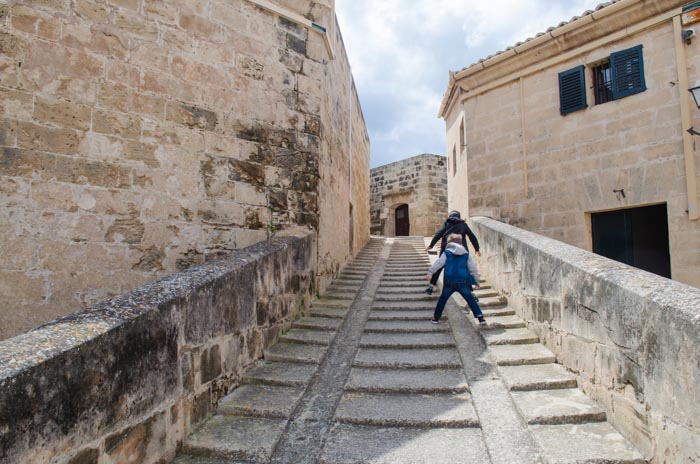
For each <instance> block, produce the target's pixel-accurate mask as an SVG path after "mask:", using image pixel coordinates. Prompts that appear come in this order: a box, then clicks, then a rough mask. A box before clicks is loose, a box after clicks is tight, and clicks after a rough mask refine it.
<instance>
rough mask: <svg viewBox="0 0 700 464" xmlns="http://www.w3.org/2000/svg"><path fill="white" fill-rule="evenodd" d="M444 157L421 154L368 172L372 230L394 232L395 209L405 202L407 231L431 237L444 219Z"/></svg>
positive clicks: (445, 204) (381, 232)
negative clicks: (407, 216) (406, 206)
mask: <svg viewBox="0 0 700 464" xmlns="http://www.w3.org/2000/svg"><path fill="white" fill-rule="evenodd" d="M446 163H447V159H446V158H445V157H444V156H440V155H431V154H428V153H424V154H422V155H418V156H413V157H411V158H407V159H405V160H401V161H396V162H394V163H390V164H386V165H384V166H379V167H376V168H374V169H372V170H371V171H370V182H371V183H370V217H371V232H372V233H373V234H376V235H386V236H389V237H392V236H394V235H395V233H396V231H395V221H396V217H395V211H396V208H397V207H398V206H400V205H401V204H408V206H409V207H408V215H409V220H410V234H411V235H418V236H432V235H433V234H434V233H435V232H436V231H437V230H438V229H439V228H440V225H441V224H442V223H443V222H444V221H445V219H446V218H447V166H446Z"/></svg>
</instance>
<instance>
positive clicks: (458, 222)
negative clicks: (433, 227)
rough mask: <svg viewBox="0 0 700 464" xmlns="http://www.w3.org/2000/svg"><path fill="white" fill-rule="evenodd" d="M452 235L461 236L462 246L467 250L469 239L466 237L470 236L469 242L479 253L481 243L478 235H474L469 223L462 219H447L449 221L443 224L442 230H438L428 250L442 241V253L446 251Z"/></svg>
mask: <svg viewBox="0 0 700 464" xmlns="http://www.w3.org/2000/svg"><path fill="white" fill-rule="evenodd" d="M450 234H459V235H461V236H462V246H463V247H464V248H465V249H466V248H467V239H466V237H465V236H469V241H470V242H472V245H474V250H475V251H479V241H478V240H477V239H476V235H474V232H472V230H471V229H470V228H469V226H468V225H467V223H466V222H464V219H460V218H457V217H450V218H447V221H445V222H444V223H443V224H442V227H440V230H438V231H437V233H436V234H435V235H434V236H433V239H432V240H431V241H430V246H429V247H428V248H432V247H434V246H435V244H436V243H437V241H438V240H440V239H442V242H440V251H445V246H446V245H447V237H448V236H449V235H450Z"/></svg>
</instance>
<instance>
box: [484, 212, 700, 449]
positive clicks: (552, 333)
mask: <svg viewBox="0 0 700 464" xmlns="http://www.w3.org/2000/svg"><path fill="white" fill-rule="evenodd" d="M471 224H472V225H473V228H474V232H475V233H476V235H477V236H478V237H479V242H480V244H481V253H482V257H481V258H480V260H479V270H480V272H481V273H482V274H484V275H485V276H486V277H487V278H488V280H489V282H490V283H493V284H494V286H495V287H496V288H497V289H498V290H499V291H502V292H503V293H504V294H505V295H506V296H507V298H508V305H509V307H511V308H513V309H515V310H516V311H517V312H518V314H519V315H520V316H521V317H523V318H524V319H525V320H526V321H527V323H528V328H529V329H531V330H533V331H534V332H535V333H537V335H538V336H539V337H540V340H541V341H542V342H543V343H544V344H545V345H547V347H548V348H549V349H550V350H552V351H553V352H554V353H555V354H556V356H557V361H558V362H559V363H561V364H563V365H564V366H566V367H568V368H569V369H571V370H572V371H574V372H575V373H576V374H578V378H579V385H580V386H581V387H582V388H583V390H584V391H586V393H588V394H589V395H591V396H592V397H593V398H594V399H596V400H597V401H598V402H599V403H600V404H601V405H602V406H603V407H604V408H605V409H606V412H607V415H608V419H609V420H610V421H611V422H612V423H613V425H615V427H616V428H617V429H618V430H620V431H621V432H622V433H623V434H624V435H626V436H627V437H628V438H629V439H630V440H631V441H632V442H634V444H635V445H637V446H638V447H639V448H640V449H641V450H643V451H644V453H645V455H646V456H645V457H646V458H648V459H651V460H652V462H659V463H661V462H669V463H670V462H674V463H676V462H678V463H681V462H693V461H694V460H696V459H697V457H698V455H700V401H698V398H700V325H699V323H698V322H699V321H700V318H699V317H700V290H698V289H696V288H693V287H690V286H687V285H684V284H681V283H678V282H673V281H671V280H668V279H664V278H662V277H659V276H656V275H654V274H650V273H648V272H645V271H641V270H639V269H635V268H633V267H630V266H626V265H624V264H622V263H618V262H615V261H612V260H609V259H607V258H604V257H602V256H598V255H595V254H592V253H589V252H587V251H584V250H581V249H580V248H576V247H572V246H570V245H567V244H565V243H562V242H559V241H556V240H552V239H550V238H547V237H544V236H541V235H537V234H534V233H531V232H528V231H525V230H522V229H518V228H516V227H513V226H510V225H506V224H504V223H501V222H498V221H494V220H492V219H486V218H472V219H471Z"/></svg>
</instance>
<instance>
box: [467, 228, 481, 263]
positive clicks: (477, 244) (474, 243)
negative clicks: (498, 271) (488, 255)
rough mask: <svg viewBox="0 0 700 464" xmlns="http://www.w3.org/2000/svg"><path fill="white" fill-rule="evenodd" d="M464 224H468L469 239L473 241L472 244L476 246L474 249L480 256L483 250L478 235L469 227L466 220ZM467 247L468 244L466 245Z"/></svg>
mask: <svg viewBox="0 0 700 464" xmlns="http://www.w3.org/2000/svg"><path fill="white" fill-rule="evenodd" d="M464 225H466V226H467V237H469V241H470V242H472V245H473V246H474V251H475V252H476V254H477V255H478V256H481V251H480V249H479V241H478V240H477V239H476V235H474V232H472V230H471V229H470V228H469V225H468V224H467V223H466V222H465V223H464ZM464 247H465V248H466V244H465V246H464Z"/></svg>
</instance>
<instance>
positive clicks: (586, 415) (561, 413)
mask: <svg viewBox="0 0 700 464" xmlns="http://www.w3.org/2000/svg"><path fill="white" fill-rule="evenodd" d="M511 394H512V396H513V401H514V402H515V404H516V406H517V407H518V409H519V410H520V412H521V413H522V415H523V417H524V418H525V420H526V421H527V423H528V424H549V425H554V424H580V423H583V422H602V421H605V411H603V410H602V409H601V408H600V406H598V404H597V403H596V402H595V401H593V400H591V399H590V398H588V397H587V396H586V395H584V394H583V392H582V391H581V390H579V389H578V388H567V389H557V390H536V391H513V392H512V393H511Z"/></svg>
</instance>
